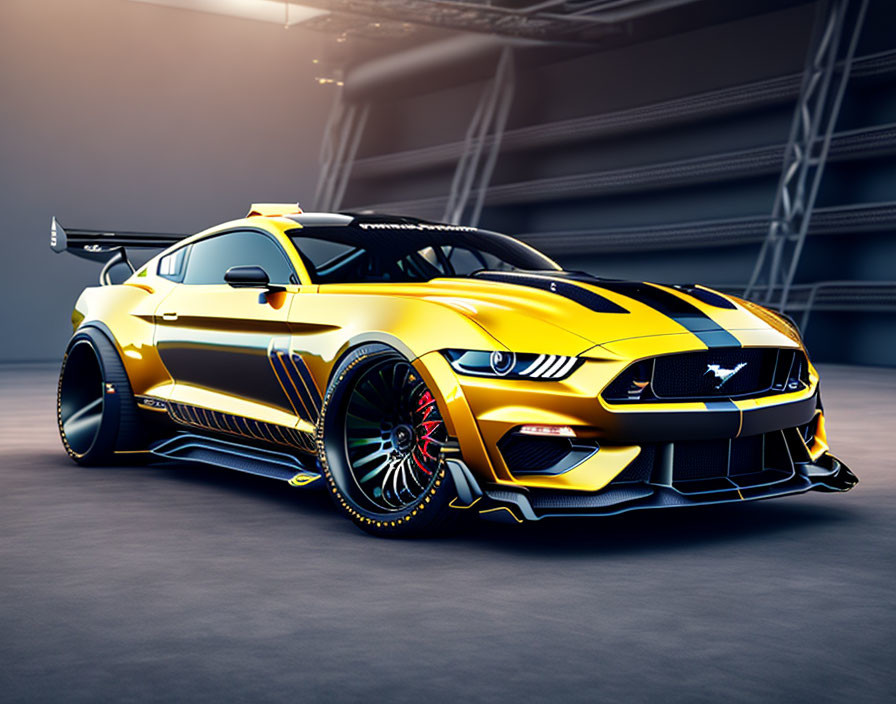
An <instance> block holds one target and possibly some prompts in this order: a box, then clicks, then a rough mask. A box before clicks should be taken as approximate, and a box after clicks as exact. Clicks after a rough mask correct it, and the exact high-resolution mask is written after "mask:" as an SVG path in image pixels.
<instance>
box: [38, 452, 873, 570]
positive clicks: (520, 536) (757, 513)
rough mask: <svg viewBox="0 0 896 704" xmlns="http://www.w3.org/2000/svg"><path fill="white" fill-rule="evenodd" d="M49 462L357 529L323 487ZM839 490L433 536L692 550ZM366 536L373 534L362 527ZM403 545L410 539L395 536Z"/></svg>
mask: <svg viewBox="0 0 896 704" xmlns="http://www.w3.org/2000/svg"><path fill="white" fill-rule="evenodd" d="M42 459H45V460H46V461H47V463H48V464H53V465H58V466H60V468H61V467H63V466H67V467H69V468H71V469H73V470H75V471H89V472H92V471H123V472H126V471H135V470H139V471H142V472H151V473H152V476H153V478H154V479H158V480H159V481H163V482H180V483H185V484H190V485H196V486H198V485H204V486H209V487H210V488H211V487H214V490H215V491H219V492H226V493H230V494H234V495H240V496H245V497H247V498H252V499H255V500H261V501H263V502H265V503H266V504H269V505H270V506H271V507H272V508H277V509H278V510H280V509H283V511H284V513H283V514H281V515H279V516H278V520H281V521H282V520H283V519H284V516H289V515H290V514H291V515H293V516H294V517H295V520H296V522H297V524H300V523H301V521H302V520H303V519H307V518H309V517H312V516H313V517H320V518H321V519H326V520H332V521H333V524H334V525H333V528H334V531H338V532H341V530H342V529H346V528H350V527H349V526H348V525H347V524H346V522H345V519H344V518H342V517H341V516H340V515H339V514H338V513H337V512H336V510H335V507H334V506H333V503H332V501H331V500H330V497H329V496H328V495H327V493H326V492H325V491H323V490H322V488H313V487H305V488H300V489H297V488H293V487H289V486H286V485H285V484H284V482H281V481H275V480H271V479H268V478H265V477H259V476H255V475H252V474H246V473H243V472H236V471H231V470H227V469H221V468H217V467H212V466H209V465H203V464H190V463H183V462H149V463H142V464H137V465H129V466H120V467H101V468H86V467H77V466H76V465H72V464H70V461H69V460H68V458H66V457H65V456H59V455H56V454H55V453H54V454H53V455H52V457H51V456H50V455H49V453H48V454H47V455H46V456H44V457H43V458H42ZM836 498H837V497H836V496H827V495H824V494H813V493H811V492H810V493H808V494H805V495H798V496H792V497H784V498H780V499H776V500H769V501H750V502H744V503H732V504H718V505H711V506H692V507H684V508H670V509H666V510H655V509H652V510H637V511H631V512H629V513H622V514H618V515H614V516H604V517H596V518H566V519H563V518H559V519H558V518H554V519H544V520H542V521H538V522H533V523H525V524H522V525H507V524H501V523H493V522H489V521H485V520H475V518H472V517H470V518H468V519H467V520H465V521H463V522H462V523H461V524H460V525H459V526H457V527H456V528H455V529H453V530H452V531H450V532H449V533H447V534H446V535H442V536H438V537H429V538H425V540H427V541H429V542H431V543H432V546H433V549H434V550H439V549H452V548H454V547H460V546H465V547H472V546H477V547H478V548H480V549H482V548H485V549H493V550H498V551H502V552H516V553H520V554H525V555H531V556H538V557H546V556H563V555H565V556H569V555H574V554H592V555H593V554H620V553H627V554H637V553H649V552H654V551H669V550H678V549H690V548H693V547H694V546H697V545H711V544H714V543H716V544H725V543H734V542H738V541H750V540H756V539H761V538H768V537H770V536H774V535H778V534H784V533H790V534H795V535H803V534H806V533H808V532H810V531H812V530H815V529H819V528H824V527H827V528H830V527H832V526H836V525H838V524H844V523H851V522H854V521H856V520H858V516H857V515H856V513H855V511H853V510H851V509H850V508H849V507H846V506H843V505H839V506H838V505H835V503H834V502H836ZM357 535H358V538H359V539H361V540H363V539H365V538H366V537H368V536H366V534H364V533H363V532H362V531H360V530H358V532H357ZM394 542H395V543H396V544H400V543H403V542H405V541H401V540H397V541H394Z"/></svg>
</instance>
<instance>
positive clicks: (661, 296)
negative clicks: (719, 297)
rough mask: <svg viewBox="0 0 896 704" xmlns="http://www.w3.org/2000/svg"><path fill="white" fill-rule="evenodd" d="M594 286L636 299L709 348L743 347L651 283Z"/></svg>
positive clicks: (705, 318) (604, 283) (673, 296)
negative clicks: (685, 330)
mask: <svg viewBox="0 0 896 704" xmlns="http://www.w3.org/2000/svg"><path fill="white" fill-rule="evenodd" d="M594 285H595V286H600V287H601V288H605V289H607V290H608V291H612V292H613V293H619V294H622V295H623V296H628V297H629V298H633V299H635V300H636V301H638V302H640V303H643V304H644V305H647V306H650V307H651V308H653V309H654V310H655V311H658V312H660V313H662V314H663V315H666V316H668V317H670V318H672V320H674V321H675V322H676V323H678V324H679V325H681V326H683V327H684V328H686V329H687V330H689V331H690V332H692V333H694V335H696V336H697V337H698V338H700V341H701V342H702V343H703V344H704V345H706V346H707V347H740V346H741V345H740V342H739V341H738V339H737V338H736V337H734V335H732V334H731V333H729V332H728V331H727V330H725V329H724V328H722V327H721V326H720V325H719V324H718V323H717V322H716V321H714V320H713V319H712V318H710V317H709V316H708V315H706V314H705V313H704V312H703V311H701V310H700V309H699V308H697V307H696V306H694V305H692V304H690V303H688V302H687V301H686V300H684V299H683V298H679V297H678V296H676V295H675V294H674V293H669V292H668V291H664V290H663V289H661V288H657V287H656V286H651V285H650V284H640V283H635V282H629V281H603V280H598V281H595V283H594Z"/></svg>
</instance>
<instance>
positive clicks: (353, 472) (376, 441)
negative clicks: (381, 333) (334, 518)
mask: <svg viewBox="0 0 896 704" xmlns="http://www.w3.org/2000/svg"><path fill="white" fill-rule="evenodd" d="M322 416H323V420H322V422H321V424H320V427H319V432H318V450H319V453H320V455H321V463H322V464H323V468H324V474H325V477H326V480H327V483H328V488H329V491H330V494H331V496H332V497H333V499H334V500H335V502H336V505H337V506H338V507H339V509H340V510H341V511H343V513H345V514H346V515H348V516H349V517H350V518H351V519H352V520H353V521H354V523H355V524H356V525H358V526H359V527H360V528H361V529H363V530H365V531H367V532H369V533H372V534H374V535H381V536H395V537H404V536H410V535H420V534H424V533H432V532H434V531H437V530H439V529H442V528H444V527H445V525H446V523H447V522H448V520H449V517H450V516H451V514H452V510H451V508H450V507H449V505H448V504H449V503H450V502H451V500H452V499H453V498H455V497H456V496H457V493H456V491H455V489H454V484H453V482H452V480H451V477H450V475H449V474H448V472H447V471H446V469H445V465H444V462H442V460H441V449H442V447H443V446H444V445H445V443H446V442H447V441H448V433H447V431H446V429H445V422H444V420H443V419H442V415H441V412H440V411H439V408H438V406H437V405H436V401H435V398H434V397H433V394H432V392H431V391H430V390H429V388H427V386H426V383H425V382H424V381H423V379H422V378H421V377H420V375H419V374H418V373H417V371H416V370H415V369H414V367H413V366H412V365H411V363H410V362H409V361H408V360H407V359H406V358H405V357H404V356H403V355H402V354H401V353H400V352H398V351H397V350H395V349H393V348H391V347H388V346H386V345H381V344H371V345H365V346H363V347H359V348H357V349H356V350H353V351H352V352H350V353H349V354H348V355H347V356H346V357H345V359H343V361H342V362H341V363H340V364H339V365H338V367H337V368H336V371H335V372H334V374H333V376H332V379H331V381H330V384H329V387H328V388H327V393H326V397H325V399H324V405H323V411H322Z"/></svg>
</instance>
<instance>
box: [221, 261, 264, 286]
mask: <svg viewBox="0 0 896 704" xmlns="http://www.w3.org/2000/svg"><path fill="white" fill-rule="evenodd" d="M224 281H226V282H227V283H228V284H229V285H230V286H233V287H234V288H270V284H271V279H270V277H269V276H268V272H266V271H265V270H264V269H262V268H261V267H260V266H232V267H230V268H229V269H228V270H227V271H225V272H224Z"/></svg>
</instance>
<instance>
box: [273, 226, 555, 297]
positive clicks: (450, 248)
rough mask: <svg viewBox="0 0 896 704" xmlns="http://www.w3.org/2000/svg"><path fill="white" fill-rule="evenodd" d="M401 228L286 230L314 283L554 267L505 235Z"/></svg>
mask: <svg viewBox="0 0 896 704" xmlns="http://www.w3.org/2000/svg"><path fill="white" fill-rule="evenodd" d="M405 227H407V229H402V228H401V227H398V228H395V229H391V228H386V227H383V228H382V229H364V228H363V226H362V227H357V226H336V227H313V226H311V227H303V228H301V229H297V230H291V231H290V232H288V233H287V234H288V235H289V236H290V238H291V239H292V241H293V244H295V246H296V249H297V250H298V251H299V255H300V256H301V257H302V260H303V261H304V263H305V268H306V269H308V274H309V276H310V277H311V280H312V282H313V283H316V284H335V283H340V284H343V283H370V282H394V283H401V282H412V281H429V280H430V279H434V278H438V277H446V276H447V277H465V276H471V275H472V274H474V273H475V272H477V271H482V270H492V271H513V270H515V269H525V270H545V269H547V270H551V271H556V270H558V269H559V268H560V267H558V266H557V264H555V263H554V262H553V261H551V260H550V259H548V258H547V257H546V256H545V255H543V254H541V253H540V252H538V251H536V250H534V249H532V248H531V247H529V246H528V245H525V244H523V243H522V242H519V241H517V240H515V239H513V238H512V237H508V236H507V235H500V234H498V233H495V232H488V231H485V230H475V229H473V228H468V229H462V228H457V229H452V230H439V229H438V226H433V227H432V228H431V229H430V228H427V229H420V228H418V227H416V226H414V227H411V226H405ZM424 227H426V226H424Z"/></svg>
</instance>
